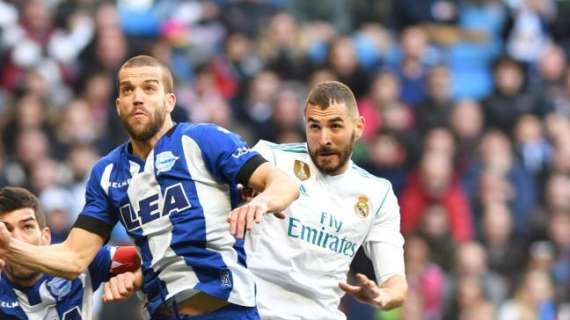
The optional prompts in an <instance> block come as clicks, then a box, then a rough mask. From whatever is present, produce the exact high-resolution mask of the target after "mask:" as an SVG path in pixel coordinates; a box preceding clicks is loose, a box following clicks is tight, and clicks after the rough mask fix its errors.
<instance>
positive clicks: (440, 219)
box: [422, 206, 449, 239]
mask: <svg viewBox="0 0 570 320" xmlns="http://www.w3.org/2000/svg"><path fill="white" fill-rule="evenodd" d="M422 229H423V231H424V233H425V234H426V235H427V236H429V237H430V238H433V239H439V238H441V237H444V236H445V235H447V234H448V232H449V224H448V221H447V212H446V211H445V208H444V207H442V206H430V207H428V208H427V209H426V213H425V214H424V216H423V226H422Z"/></svg>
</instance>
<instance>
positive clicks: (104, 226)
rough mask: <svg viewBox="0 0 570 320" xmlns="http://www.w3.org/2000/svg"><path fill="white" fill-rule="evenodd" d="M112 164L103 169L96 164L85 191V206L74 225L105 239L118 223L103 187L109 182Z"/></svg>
mask: <svg viewBox="0 0 570 320" xmlns="http://www.w3.org/2000/svg"><path fill="white" fill-rule="evenodd" d="M111 170H112V164H109V165H108V166H106V167H105V168H104V169H103V170H101V169H100V167H99V166H95V167H94V168H93V170H92V171H91V175H90V176H89V180H88V181H87V190H86V192H85V206H84V207H83V210H82V211H81V214H80V215H79V217H78V218H77V221H76V222H75V225H74V227H77V228H82V229H85V230H87V231H90V232H93V233H96V234H98V235H100V236H101V237H102V238H103V239H109V235H110V234H111V231H112V230H113V227H114V226H115V224H116V223H117V216H116V215H115V214H114V210H113V207H112V205H111V203H110V200H109V198H108V196H107V193H106V192H105V190H104V189H103V188H104V187H105V185H108V183H109V179H110V178H109V176H110V171H111Z"/></svg>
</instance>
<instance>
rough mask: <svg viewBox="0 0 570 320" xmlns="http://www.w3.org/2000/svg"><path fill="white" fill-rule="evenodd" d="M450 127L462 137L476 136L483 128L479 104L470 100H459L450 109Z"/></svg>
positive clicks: (470, 137)
mask: <svg viewBox="0 0 570 320" xmlns="http://www.w3.org/2000/svg"><path fill="white" fill-rule="evenodd" d="M451 128H452V129H453V131H454V132H455V133H456V134H457V135H458V136H459V137H460V138H462V139H472V138H476V137H478V136H479V134H480V133H481V131H482V130H483V114H482V112H481V106H480V105H479V104H478V103H477V102H475V101H472V100H462V101H459V102H458V103H457V104H456V105H455V107H454V108H453V110H452V111H451Z"/></svg>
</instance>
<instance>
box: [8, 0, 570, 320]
mask: <svg viewBox="0 0 570 320" xmlns="http://www.w3.org/2000/svg"><path fill="white" fill-rule="evenodd" d="M569 16H570V1H564V0H323V1H304V0H211V1H206V0H187V1H185V0H117V1H97V0H74V1H65V0H22V1H17V0H12V1H10V0H0V186H3V185H14V186H24V187H27V188H29V189H31V190H33V191H34V192H35V193H36V194H38V195H39V197H40V200H41V202H42V205H43V207H44V209H45V210H46V212H47V218H48V223H49V225H50V226H51V229H52V232H53V234H54V237H53V238H54V239H55V240H56V241H60V240H62V239H64V238H65V236H66V233H67V232H68V230H69V228H70V226H71V225H72V224H73V222H74V220H75V218H76V216H77V215H78V214H79V212H80V210H81V208H82V205H83V201H84V196H83V194H84V189H85V183H86V178H87V176H88V174H89V170H90V168H91V166H92V165H93V163H94V162H95V161H96V160H97V159H98V158H99V157H100V156H102V155H104V154H105V153H106V152H108V151H110V150H111V149H112V148H113V147H115V146H117V145H118V144H120V143H122V142H124V141H125V139H126V134H125V132H124V131H123V129H122V127H121V124H120V121H119V119H118V118H117V116H116V114H115V108H114V99H115V97H116V90H117V88H116V71H117V69H118V67H119V66H120V65H121V63H122V62H123V61H125V60H126V59H127V58H128V57H130V56H132V55H134V54H141V53H144V54H151V55H153V56H155V57H157V58H158V59H159V60H161V61H163V62H164V63H166V64H168V65H169V66H170V67H171V68H172V70H173V72H174V76H175V82H176V95H177V97H178V102H177V108H176V109H175V113H174V118H175V120H176V121H192V122H213V123H217V124H219V125H221V126H223V127H226V128H228V129H230V130H233V131H235V132H238V133H239V134H241V135H242V136H243V137H244V138H245V139H246V140H247V141H248V142H249V143H250V144H255V142H257V140H259V139H266V140H271V141H275V142H281V143H287V142H299V141H303V139H304V133H303V131H304V127H303V107H304V99H305V96H306V93H307V92H308V89H309V88H310V87H311V86H312V85H314V84H315V83H318V82H320V81H324V80H339V81H342V82H344V83H346V84H347V85H349V86H350V88H352V89H353V91H354V93H355V95H356V97H357V100H358V107H359V109H360V113H361V115H362V116H363V117H364V118H365V121H366V130H365V133H364V136H363V139H362V140H361V141H360V142H359V143H358V145H357V146H356V149H355V153H354V161H355V162H356V163H358V164H359V165H361V166H362V167H364V168H366V169H367V170H369V171H370V172H371V173H373V174H375V175H378V176H380V177H384V178H386V179H388V180H390V181H391V182H392V184H393V186H394V189H395V191H396V193H397V195H398V197H399V203H400V207H401V217H402V232H403V234H404V235H405V237H406V240H407V241H406V246H405V255H406V269H407V276H408V281H409V285H410V292H409V297H408V299H407V301H406V303H405V305H404V307H403V308H401V309H399V310H396V311H393V312H376V311H374V310H372V309H369V308H364V307H362V306H361V305H357V304H356V303H355V302H354V301H351V300H348V299H347V300H344V301H343V305H342V308H344V310H346V312H347V313H348V315H349V319H364V320H365V319H427V320H431V319H461V320H466V319H478V320H479V319H482V320H484V319H499V320H505V319H522V320H526V319H540V320H543V319H556V317H557V316H558V319H570V143H565V142H564V141H565V139H570V68H568V61H569V57H570V20H568V19H567V17H569ZM112 241H113V242H115V243H124V242H128V241H129V239H128V238H127V237H126V236H125V233H124V231H122V230H120V229H117V230H116V232H115V234H114V238H113V240H112ZM352 267H353V270H355V271H360V272H365V273H368V274H371V270H370V266H369V264H368V262H367V261H366V259H365V258H364V257H363V256H362V254H360V255H359V256H358V258H357V259H356V260H355V262H354V263H353V266H352ZM115 308H116V310H115V311H113V312H114V313H113V317H110V316H102V318H105V319H112V318H117V319H118V318H119V315H120V312H121V311H120V309H121V308H120V305H119V307H117V306H116V307H115ZM117 310H118V311H117ZM124 312H126V313H125V316H123V319H134V318H133V317H134V316H133V313H132V310H127V311H124ZM103 314H105V310H103Z"/></svg>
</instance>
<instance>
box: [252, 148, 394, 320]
mask: <svg viewBox="0 0 570 320" xmlns="http://www.w3.org/2000/svg"><path fill="white" fill-rule="evenodd" d="M254 149H255V150H256V151H258V152H259V153H260V154H262V155H263V156H264V157H265V158H266V159H267V160H268V161H271V162H273V163H274V165H276V166H277V167H278V168H280V169H282V170H284V171H285V172H286V173H287V174H289V175H291V176H293V177H296V179H297V180H298V181H300V197H299V199H298V200H296V201H295V202H293V204H291V206H290V207H289V208H288V209H287V214H288V215H287V218H286V219H284V220H280V219H278V218H275V217H274V216H272V215H267V216H265V217H264V219H263V222H262V223H261V224H259V225H256V226H254V228H253V230H252V232H251V233H250V234H249V235H248V237H247V238H246V245H245V248H246V252H247V256H248V259H247V264H248V267H249V269H250V270H251V271H252V272H253V273H254V275H255V278H256V284H257V304H258V309H259V312H260V314H261V317H262V318H263V319H311V320H315V319H327V320H328V319H345V318H346V317H345V316H344V314H343V313H342V312H340V311H339V310H338V305H339V302H340V299H341V297H342V296H343V294H344V292H343V291H342V290H341V289H340V288H339V286H338V284H339V282H341V281H346V278H347V273H348V270H349V266H350V263H351V261H352V259H353V258H354V256H355V254H356V252H357V250H358V248H359V247H360V246H361V245H363V244H364V245H365V251H366V253H367V254H368V256H369V257H371V259H372V260H374V259H375V257H378V255H375V254H374V249H372V248H374V246H373V245H371V244H375V243H382V244H383V245H384V247H382V248H394V251H393V252H395V253H396V254H398V255H399V256H398V258H397V259H394V260H395V261H398V263H397V265H396V266H395V267H394V266H393V265H391V266H390V267H388V268H386V267H384V266H383V265H382V263H384V264H385V265H389V263H388V264H386V262H382V261H380V262H378V261H376V263H374V266H375V269H384V270H383V271H382V270H375V271H376V275H377V276H378V277H380V279H378V281H379V282H381V281H383V280H384V279H382V277H385V276H386V275H393V274H394V273H400V274H404V270H403V269H404V267H403V257H402V255H403V243H404V240H403V237H402V236H401V234H400V211H399V206H398V203H397V200H396V197H395V195H394V192H393V191H392V188H391V184H390V183H389V182H388V181H387V180H385V179H381V178H377V177H375V176H373V175H371V174H370V173H368V172H367V171H365V170H363V169H361V168H359V167H357V166H356V165H355V164H353V163H352V162H351V163H350V164H349V169H348V170H347V171H346V172H344V173H343V174H341V175H337V176H330V175H325V174H322V173H320V172H319V170H318V169H317V168H316V166H315V165H314V164H313V162H312V160H311V157H310V155H309V154H308V151H307V146H306V144H304V143H303V144H285V145H278V144H273V143H269V142H267V141H260V142H259V143H258V144H257V145H256V146H255V147H254ZM400 261H401V262H400ZM373 262H374V261H373ZM394 270H395V272H392V271H394Z"/></svg>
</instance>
